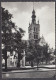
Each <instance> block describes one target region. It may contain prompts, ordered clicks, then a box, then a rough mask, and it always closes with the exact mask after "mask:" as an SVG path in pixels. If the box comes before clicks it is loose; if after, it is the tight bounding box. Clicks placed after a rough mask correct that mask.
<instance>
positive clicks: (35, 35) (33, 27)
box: [23, 9, 46, 46]
mask: <svg viewBox="0 0 56 80" xmlns="http://www.w3.org/2000/svg"><path fill="white" fill-rule="evenodd" d="M31 18H32V21H31V23H29V27H28V34H29V40H23V43H25V42H26V43H27V46H28V45H29V44H30V43H33V44H35V43H36V44H37V45H40V46H43V45H46V41H45V39H44V37H43V35H42V37H40V23H39V20H38V22H36V15H35V10H34V9H33V11H32V16H31Z"/></svg>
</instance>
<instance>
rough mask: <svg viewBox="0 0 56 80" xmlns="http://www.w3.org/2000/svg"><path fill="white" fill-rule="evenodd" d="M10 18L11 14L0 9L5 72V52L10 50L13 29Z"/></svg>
mask: <svg viewBox="0 0 56 80" xmlns="http://www.w3.org/2000/svg"><path fill="white" fill-rule="evenodd" d="M11 18H12V14H10V13H9V12H8V10H5V8H2V44H4V58H5V70H7V51H8V49H10V48H11V45H10V44H11V38H12V29H13V28H14V27H15V26H14V23H13V22H12V21H11Z"/></svg>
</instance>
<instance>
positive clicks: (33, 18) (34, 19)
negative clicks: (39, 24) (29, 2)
mask: <svg viewBox="0 0 56 80" xmlns="http://www.w3.org/2000/svg"><path fill="white" fill-rule="evenodd" d="M32 23H33V24H34V23H36V15H35V10H34V2H33V11H32Z"/></svg>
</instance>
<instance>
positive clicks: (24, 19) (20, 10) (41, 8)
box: [1, 2, 55, 49]
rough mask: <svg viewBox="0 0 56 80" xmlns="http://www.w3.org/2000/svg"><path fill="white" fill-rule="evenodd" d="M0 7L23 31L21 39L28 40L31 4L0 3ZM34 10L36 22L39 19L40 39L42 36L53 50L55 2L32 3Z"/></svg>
mask: <svg viewBox="0 0 56 80" xmlns="http://www.w3.org/2000/svg"><path fill="white" fill-rule="evenodd" d="M1 6H2V7H4V8H5V9H7V10H8V11H9V12H10V13H11V14H12V15H13V18H12V21H13V22H14V23H15V24H16V25H17V26H18V27H20V28H22V29H23V30H25V35H24V37H23V39H24V40H28V37H29V36H28V27H29V23H31V20H32V19H31V16H32V10H33V2H1ZM34 10H35V14H36V22H38V19H39V24H40V37H41V36H42V35H43V36H44V38H45V41H46V42H47V43H48V44H49V46H50V47H51V48H54V49H55V2H34Z"/></svg>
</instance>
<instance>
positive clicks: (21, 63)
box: [20, 50, 25, 67]
mask: <svg viewBox="0 0 56 80" xmlns="http://www.w3.org/2000/svg"><path fill="white" fill-rule="evenodd" d="M22 55H23V58H22V60H20V67H25V50H24V51H23V53H22Z"/></svg>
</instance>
